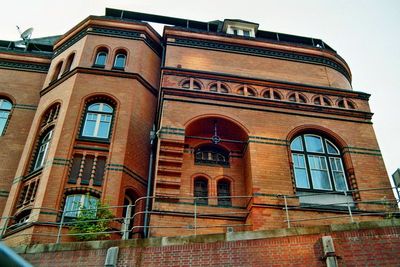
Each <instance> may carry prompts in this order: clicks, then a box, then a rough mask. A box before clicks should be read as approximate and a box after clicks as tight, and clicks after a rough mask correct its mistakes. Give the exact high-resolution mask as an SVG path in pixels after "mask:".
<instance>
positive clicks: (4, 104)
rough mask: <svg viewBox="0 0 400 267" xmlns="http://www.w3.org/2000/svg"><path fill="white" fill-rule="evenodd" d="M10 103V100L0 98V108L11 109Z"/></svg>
mask: <svg viewBox="0 0 400 267" xmlns="http://www.w3.org/2000/svg"><path fill="white" fill-rule="evenodd" d="M11 108H12V104H11V102H10V101H8V100H5V99H0V109H5V110H11Z"/></svg>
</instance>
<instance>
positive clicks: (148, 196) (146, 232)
mask: <svg viewBox="0 0 400 267" xmlns="http://www.w3.org/2000/svg"><path fill="white" fill-rule="evenodd" d="M163 35H164V34H163ZM160 45H161V49H162V54H161V66H160V81H159V87H158V99H157V110H156V114H155V123H154V124H153V129H152V130H151V131H150V157H149V169H148V176H147V193H146V207H145V213H144V222H143V226H144V231H143V234H144V238H148V237H149V236H150V231H149V225H150V216H149V211H150V210H151V201H150V200H152V192H153V186H154V179H153V177H154V173H153V172H154V170H153V168H154V167H153V165H154V152H155V151H156V150H157V146H155V145H154V144H155V142H154V141H155V140H156V139H157V137H158V132H159V131H160V130H159V129H158V128H159V124H160V110H161V103H162V100H161V97H162V93H161V85H162V70H163V67H164V61H165V45H164V42H163V41H161V43H160ZM156 129H157V130H156Z"/></svg>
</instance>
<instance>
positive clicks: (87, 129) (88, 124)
mask: <svg viewBox="0 0 400 267" xmlns="http://www.w3.org/2000/svg"><path fill="white" fill-rule="evenodd" d="M93 115H94V114H93ZM95 127H96V120H93V116H91V114H88V116H87V118H86V121H85V125H84V126H83V133H82V135H83V136H89V137H94V129H95Z"/></svg>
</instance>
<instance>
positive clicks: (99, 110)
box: [82, 102, 114, 139]
mask: <svg viewBox="0 0 400 267" xmlns="http://www.w3.org/2000/svg"><path fill="white" fill-rule="evenodd" d="M113 112H114V109H113V108H112V107H111V106H110V105H109V104H106V103H102V102H96V103H92V104H90V105H89V106H88V107H87V110H86V114H85V121H84V123H83V127H82V128H83V130H82V136H83V137H93V138H101V139H108V138H109V137H110V129H111V122H112V118H113Z"/></svg>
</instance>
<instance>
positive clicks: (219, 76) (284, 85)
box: [162, 67, 371, 100]
mask: <svg viewBox="0 0 400 267" xmlns="http://www.w3.org/2000/svg"><path fill="white" fill-rule="evenodd" d="M162 75H163V76H164V75H175V76H182V77H186V78H199V79H210V80H218V81H221V82H234V83H243V84H251V85H257V86H263V87H275V88H281V89H285V90H296V91H299V90H300V91H307V92H312V93H317V94H320V93H326V94H329V95H336V96H341V97H344V96H345V97H353V98H359V99H362V100H369V97H370V96H371V95H370V94H368V93H365V92H361V91H354V90H349V89H341V88H335V87H325V86H317V85H311V84H304V83H295V82H288V81H281V80H272V79H260V78H256V77H248V76H238V75H233V74H227V73H218V72H211V71H200V70H192V69H184V68H174V67H164V68H162Z"/></svg>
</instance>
